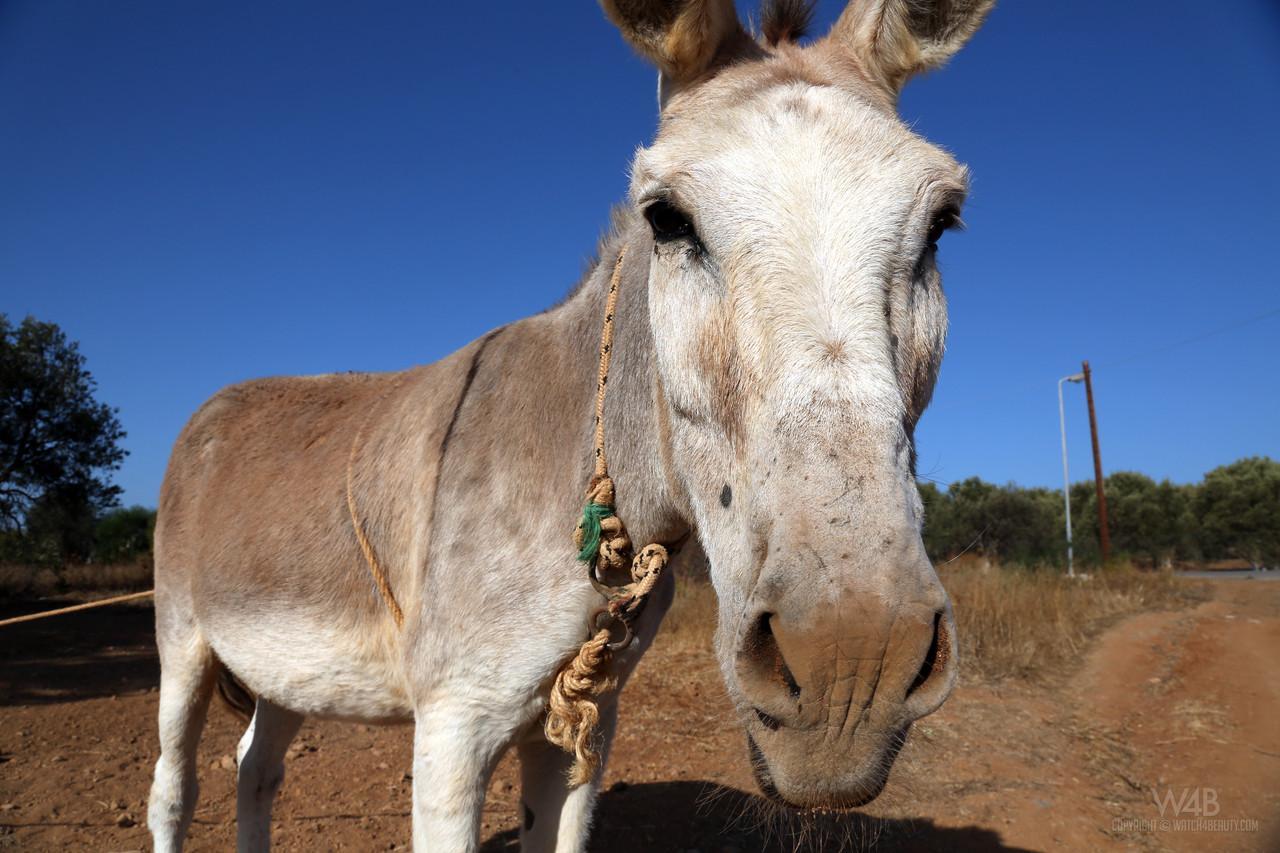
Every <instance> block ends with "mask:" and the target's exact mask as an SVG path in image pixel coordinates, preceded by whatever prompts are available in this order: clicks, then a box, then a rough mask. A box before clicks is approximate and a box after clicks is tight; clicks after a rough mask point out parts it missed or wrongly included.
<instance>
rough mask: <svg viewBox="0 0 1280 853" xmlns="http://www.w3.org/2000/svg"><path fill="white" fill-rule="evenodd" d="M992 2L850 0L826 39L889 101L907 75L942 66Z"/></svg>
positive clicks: (966, 0) (972, 30)
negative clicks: (855, 60) (848, 54)
mask: <svg viewBox="0 0 1280 853" xmlns="http://www.w3.org/2000/svg"><path fill="white" fill-rule="evenodd" d="M994 5H995V0H851V2H850V3H849V5H848V6H847V7H846V8H845V10H844V13H843V14H841V15H840V19H839V20H838V21H836V23H835V26H833V27H832V28H831V35H830V36H829V38H831V39H832V40H833V41H835V42H837V43H838V44H840V45H841V46H842V47H844V48H845V49H846V50H849V51H850V52H852V53H853V54H854V55H855V56H857V57H858V59H859V61H860V62H861V63H862V65H863V67H864V68H865V69H866V70H867V72H868V73H869V74H871V76H872V77H873V78H874V79H875V81H876V82H877V83H879V84H880V85H881V86H883V87H884V88H885V89H886V90H887V91H888V93H889V94H890V96H892V97H893V98H894V99H895V100H896V99H897V96H898V93H899V92H901V91H902V87H903V86H904V85H905V84H906V82H907V80H909V79H910V78H911V77H912V76H913V75H915V74H919V73H920V72H922V71H929V70H931V69H933V68H937V67H939V66H941V65H943V64H944V63H945V62H946V61H947V60H948V59H950V58H951V56H952V55H953V54H955V53H956V51H958V50H960V48H962V47H964V44H965V42H967V41H968V40H969V37H970V36H972V35H973V34H974V32H975V31H976V30H977V29H978V27H980V26H982V21H983V19H985V18H986V17H987V13H988V12H990V11H991V7H992V6H994Z"/></svg>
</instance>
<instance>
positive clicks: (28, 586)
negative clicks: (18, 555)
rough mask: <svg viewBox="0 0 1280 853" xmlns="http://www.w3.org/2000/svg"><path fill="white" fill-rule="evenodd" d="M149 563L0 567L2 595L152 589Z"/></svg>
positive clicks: (40, 595)
mask: <svg viewBox="0 0 1280 853" xmlns="http://www.w3.org/2000/svg"><path fill="white" fill-rule="evenodd" d="M152 577H153V573H152V569H151V564H150V563H137V564H133V563H128V564H119V565H109V566H100V565H85V564H78V565H70V566H63V567H62V568H60V569H48V568H42V569H36V568H32V567H31V566H11V565H0V596H7V597H17V596H37V597H44V596H49V595H60V594H70V595H79V594H86V593H115V592H136V591H140V590H144V589H148V588H149V587H150V586H151V581H152Z"/></svg>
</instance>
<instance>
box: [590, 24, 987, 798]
mask: <svg viewBox="0 0 1280 853" xmlns="http://www.w3.org/2000/svg"><path fill="white" fill-rule="evenodd" d="M604 5H605V8H606V11H607V12H608V14H609V15H610V17H611V18H612V19H613V21H614V22H615V23H616V24H617V25H618V26H619V28H620V29H621V30H622V32H623V34H624V35H625V36H626V38H627V39H628V40H629V41H630V42H631V43H632V45H633V46H634V47H636V48H637V49H638V50H639V51H640V52H641V53H642V54H644V55H645V56H647V57H649V58H650V59H651V60H652V61H653V62H654V63H655V64H656V65H657V66H658V68H659V71H660V73H661V78H660V85H659V92H660V99H661V102H662V120H661V127H660V129H659V132H658V135H657V139H656V141H655V142H654V143H653V145H651V146H650V147H648V148H646V149H643V150H641V151H640V152H639V153H638V155H637V157H636V160H635V164H634V168H633V178H632V186H631V194H632V200H633V202H634V203H635V205H636V206H637V208H638V209H639V210H640V211H642V213H643V215H644V216H645V218H646V219H647V220H648V222H649V224H650V226H651V228H652V231H653V240H654V243H653V257H652V259H651V262H650V269H649V308H650V317H651V322H652V327H653V335H654V340H655V346H656V352H657V362H658V369H659V377H660V381H661V388H662V395H663V397H664V399H665V403H666V405H665V407H664V408H665V410H666V411H665V414H666V418H665V420H666V423H667V426H668V427H669V429H668V434H669V438H670V442H669V445H670V447H671V450H672V453H671V467H672V468H673V473H674V474H675V476H676V477H677V478H678V479H679V480H680V482H681V483H682V485H683V487H684V490H685V492H686V493H687V495H688V499H689V502H690V505H691V506H690V508H691V512H692V514H693V516H694V519H695V522H696V524H697V528H698V531H699V534H700V538H701V540H702V542H703V545H704V547H705V549H706V551H707V554H708V556H709V557H710V561H711V574H712V579H713V582H714V585H715V588H716V591H717V594H718V597H719V609H720V615H719V627H718V631H717V637H716V642H717V648H718V652H719V656H720V661H721V667H722V669H723V672H724V678H725V681H726V683H727V685H728V689H729V693H730V695H731V697H732V698H733V700H734V702H735V704H736V706H737V708H738V711H739V714H740V715H741V717H742V720H743V722H744V725H745V726H746V729H747V735H748V740H749V743H750V747H751V750H752V753H753V758H754V762H755V765H756V769H757V776H758V779H759V781H760V784H761V787H762V788H763V789H764V790H765V791H766V792H767V793H769V794H771V795H772V796H774V797H776V798H779V799H781V800H783V801H785V802H787V803H790V804H793V805H797V806H805V807H841V806H852V805H857V804H860V803H862V802H865V801H867V800H869V799H871V798H872V797H874V796H875V795H876V794H877V793H878V792H879V791H880V789H881V787H882V786H883V784H884V781H885V779H886V777H887V775H888V770H889V767H890V765H891V764H892V762H893V758H894V756H895V755H896V752H897V748H898V746H899V745H900V744H901V742H902V738H903V737H904V736H905V733H906V730H907V728H908V726H910V724H911V722H912V721H913V720H916V719H917V718H919V717H922V716H924V715H925V714H928V713H930V712H932V711H933V710H935V709H936V708H938V706H939V705H941V704H942V702H943V700H944V699H945V698H946V697H947V694H948V693H949V692H950V690H951V687H952V685H953V683H954V682H955V677H956V662H955V659H956V652H955V630H954V622H953V619H952V614H951V607H950V603H949V601H948V598H947V594H946V592H945V590H944V589H943V588H942V585H941V584H940V583H939V581H938V577H937V575H936V574H935V573H934V569H933V566H932V565H931V564H930V562H929V559H928V558H927V557H926V556H925V551H924V547H923V545H922V542H921V538H920V526H921V521H922V518H921V505H920V499H919V497H918V495H917V492H916V486H915V476H914V448H913V432H914V429H915V425H916V421H917V419H918V418H919V417H920V414H921V412H922V411H923V410H924V408H925V406H926V405H927V404H928V402H929V397H930V395H931V393H932V390H933V384H934V380H935V377H936V375H937V371H938V365H939V362H940V361H941V358H942V350H943V342H944V338H945V333H946V325H947V319H946V306H945V302H944V299H943V296H942V291H941V287H940V278H939V273H938V268H937V265H936V255H937V251H938V246H937V244H938V239H939V237H941V236H942V233H943V232H944V231H946V230H947V229H948V228H949V227H951V226H952V225H953V224H954V223H956V221H957V217H958V212H959V205H960V203H961V200H962V199H963V197H964V194H965V189H966V173H965V170H964V169H963V168H962V167H961V166H959V165H958V164H957V163H956V162H955V161H954V160H953V159H952V158H951V157H949V156H948V155H947V154H946V153H945V152H943V151H942V150H940V149H938V148H936V147H934V146H932V145H930V144H929V143H928V142H926V141H924V140H923V139H921V138H919V137H918V136H916V135H915V134H913V133H912V132H911V130H910V129H908V128H907V127H906V126H904V124H903V123H902V121H901V120H900V119H899V118H898V115H897V112H896V106H895V105H896V101H897V97H898V92H899V90H900V88H901V87H902V85H903V84H904V83H905V82H906V81H907V79H908V78H910V77H911V76H912V75H913V74H916V73H918V72H920V71H922V70H925V69H928V68H931V67H935V66H937V65H939V64H941V63H942V62H943V61H945V60H946V59H947V57H949V56H950V55H951V54H952V53H953V52H955V51H956V50H958V49H959V48H960V46H961V45H962V44H963V43H964V42H965V41H966V40H967V38H968V37H969V36H970V35H971V34H972V33H973V31H974V30H975V29H976V28H977V27H978V25H979V24H980V23H981V21H982V18H983V17H984V15H985V14H986V12H987V11H988V9H989V7H990V5H991V2H990V0H855V2H854V3H853V4H852V5H851V6H850V7H849V8H848V9H846V10H845V12H844V14H843V16H842V17H841V18H840V20H839V21H838V22H837V23H836V25H835V27H834V28H833V30H832V32H831V33H830V34H829V35H828V36H827V37H826V38H825V39H823V40H821V41H819V42H817V43H815V44H813V45H811V46H809V47H800V46H797V45H796V44H794V43H792V37H793V36H794V35H795V33H796V30H797V29H798V28H799V26H800V24H801V22H800V21H797V20H796V19H797V18H800V17H804V16H805V11H806V10H805V8H804V7H805V4H804V3H798V2H780V3H776V4H775V5H774V7H773V8H772V9H770V10H767V11H766V15H765V36H764V39H763V40H762V42H761V43H757V42H756V41H753V40H752V39H751V38H750V37H749V36H748V35H747V34H746V32H745V31H744V30H743V28H742V26H741V25H740V24H739V21H738V18H737V16H736V14H735V12H734V8H733V3H732V0H604Z"/></svg>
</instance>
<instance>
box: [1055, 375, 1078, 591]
mask: <svg viewBox="0 0 1280 853" xmlns="http://www.w3.org/2000/svg"><path fill="white" fill-rule="evenodd" d="M1082 381H1084V374H1083V373H1073V374H1071V375H1070V376H1064V377H1062V378H1061V379H1059V380H1058V426H1059V427H1060V428H1061V430H1062V501H1063V505H1064V506H1065V507H1066V510H1067V577H1070V578H1073V577H1075V576H1076V568H1075V562H1074V555H1073V554H1072V550H1071V475H1070V474H1068V473H1067V413H1066V409H1065V408H1064V407H1063V405H1062V383H1063V382H1082Z"/></svg>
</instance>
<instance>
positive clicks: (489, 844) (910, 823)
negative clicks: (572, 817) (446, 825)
mask: <svg viewBox="0 0 1280 853" xmlns="http://www.w3.org/2000/svg"><path fill="white" fill-rule="evenodd" d="M518 849H519V843H518V841H517V837H516V831H515V830H508V831H506V832H502V833H499V834H497V835H494V836H492V837H490V838H489V839H488V840H487V841H486V842H485V844H484V846H483V847H482V848H481V853H514V851H516V850H518ZM591 849H592V850H595V851H601V853H604V851H608V853H641V851H643V853H684V851H701V853H721V851H724V853H730V851H733V853H755V851H760V853H792V851H803V853H828V851H830V853H835V851H859V850H875V851H877V853H907V852H908V851H936V850H947V851H959V853H980V851H1013V852H1014V853H1016V851H1020V850H1022V848H1018V847H1009V846H1006V845H1005V844H1003V843H1002V842H1001V840H1000V836H999V835H998V834H997V833H995V832H992V831H990V830H986V829H980V828H978V827H963V828H959V829H952V828H948V827H942V826H938V825H936V824H934V823H933V822H932V821H929V820H924V819H920V820H888V819H881V818H871V817H867V816H865V815H861V814H858V813H852V814H846V815H839V816H829V817H818V818H810V819H803V818H800V817H797V816H781V815H779V814H778V813H777V810H776V809H774V808H773V807H772V806H770V805H769V804H768V803H767V802H766V801H765V800H764V799H763V798H761V797H757V796H753V795H751V794H746V793H743V792H742V791H738V790H735V789H733V788H726V787H724V786H721V785H716V784H714V783H711V782H653V783H647V784H641V785H627V784H625V783H618V784H615V785H614V786H613V787H612V788H611V789H610V790H609V791H607V792H605V793H604V794H602V795H601V797H600V803H599V806H598V807H597V809H596V820H595V830H594V831H593V832H592V838H591Z"/></svg>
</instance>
